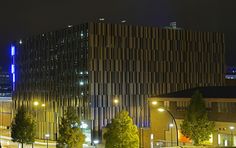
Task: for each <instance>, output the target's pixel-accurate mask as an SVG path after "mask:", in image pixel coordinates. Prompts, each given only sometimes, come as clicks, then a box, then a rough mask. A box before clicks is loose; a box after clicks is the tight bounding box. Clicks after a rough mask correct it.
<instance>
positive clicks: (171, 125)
mask: <svg viewBox="0 0 236 148" xmlns="http://www.w3.org/2000/svg"><path fill="white" fill-rule="evenodd" d="M169 127H170V141H171V146H173V140H172V128H173V127H174V124H173V123H170V124H169Z"/></svg>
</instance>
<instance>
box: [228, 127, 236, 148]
mask: <svg viewBox="0 0 236 148" xmlns="http://www.w3.org/2000/svg"><path fill="white" fill-rule="evenodd" d="M229 129H230V134H231V140H230V141H231V146H233V145H234V133H233V132H234V129H235V127H234V126H230V127H229Z"/></svg>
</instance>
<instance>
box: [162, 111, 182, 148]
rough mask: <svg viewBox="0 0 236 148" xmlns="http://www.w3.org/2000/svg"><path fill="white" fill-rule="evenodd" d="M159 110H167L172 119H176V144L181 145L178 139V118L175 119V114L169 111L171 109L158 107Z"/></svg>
mask: <svg viewBox="0 0 236 148" xmlns="http://www.w3.org/2000/svg"><path fill="white" fill-rule="evenodd" d="M157 110H158V111H159V112H164V111H166V112H167V113H168V114H169V115H170V116H171V117H172V119H173V121H174V123H175V128H176V144H177V146H179V140H178V137H179V136H178V126H177V123H176V120H175V118H174V116H173V114H172V113H171V112H170V111H169V110H167V109H165V108H162V107H161V108H158V109H157Z"/></svg>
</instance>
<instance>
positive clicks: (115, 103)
mask: <svg viewBox="0 0 236 148" xmlns="http://www.w3.org/2000/svg"><path fill="white" fill-rule="evenodd" d="M113 104H114V105H115V115H116V113H117V106H118V104H119V99H117V98H115V99H113Z"/></svg>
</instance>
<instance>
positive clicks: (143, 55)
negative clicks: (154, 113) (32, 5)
mask: <svg viewBox="0 0 236 148" xmlns="http://www.w3.org/2000/svg"><path fill="white" fill-rule="evenodd" d="M15 46H16V50H15V75H16V85H15V86H16V90H15V92H14V104H15V107H18V106H20V105H22V104H24V105H26V106H28V107H29V109H30V110H31V111H32V112H34V114H36V112H37V113H39V115H38V117H39V119H38V122H37V123H38V129H39V130H40V131H41V132H40V133H39V137H41V138H42V137H43V136H44V134H45V133H46V132H47V133H48V132H49V133H51V135H52V137H51V138H52V139H55V137H56V133H57V132H58V126H57V124H56V123H57V121H58V119H60V118H58V117H60V116H62V115H63V112H64V110H65V109H66V108H67V106H73V107H76V108H77V111H78V114H79V116H80V118H81V120H90V121H91V122H92V128H93V130H94V131H99V130H101V128H102V127H104V126H105V125H106V124H107V123H109V122H110V121H111V119H112V118H113V117H114V116H115V112H116V111H120V110H123V109H126V110H128V111H129V113H130V116H131V117H132V118H133V120H134V122H135V123H136V124H138V125H139V122H140V120H139V119H140V116H143V117H142V118H141V119H142V121H141V122H142V123H143V125H144V126H149V122H148V121H149V116H148V107H147V105H145V104H146V103H145V102H146V98H148V97H150V96H156V95H160V94H165V93H169V92H174V91H178V90H184V89H188V88H193V87H198V86H218V85H224V53H225V45H224V35H223V34H221V33H210V32H196V31H188V30H180V29H162V28H157V27H147V26H131V25H126V24H106V23H86V24H81V25H76V26H69V27H68V28H65V29H62V30H58V31H53V32H48V33H44V34H40V35H37V36H33V37H29V38H25V39H22V40H21V42H16V43H15ZM115 98H116V99H118V100H119V103H118V104H116V105H114V103H113V100H114V99H115ZM36 100H37V101H39V102H41V104H45V107H44V108H41V107H39V106H38V107H37V108H36V107H34V106H33V102H34V101H36ZM140 108H143V110H142V113H141V114H140ZM38 111H40V112H38ZM40 114H42V115H40Z"/></svg>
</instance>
